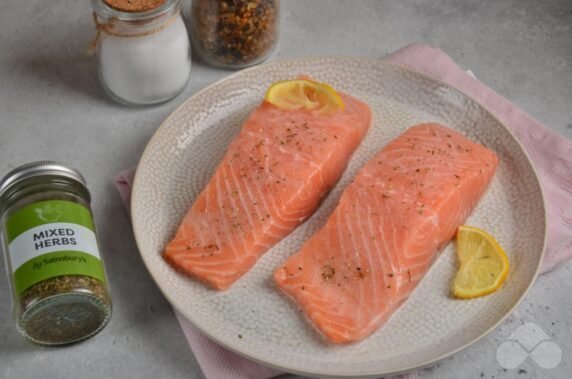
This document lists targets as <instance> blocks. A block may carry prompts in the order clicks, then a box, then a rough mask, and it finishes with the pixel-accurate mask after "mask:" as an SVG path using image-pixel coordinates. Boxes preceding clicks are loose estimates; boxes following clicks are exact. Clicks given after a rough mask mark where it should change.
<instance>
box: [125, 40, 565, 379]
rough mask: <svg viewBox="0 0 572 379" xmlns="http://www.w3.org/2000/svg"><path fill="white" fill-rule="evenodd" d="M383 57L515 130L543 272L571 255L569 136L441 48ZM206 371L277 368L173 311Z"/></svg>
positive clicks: (261, 375)
mask: <svg viewBox="0 0 572 379" xmlns="http://www.w3.org/2000/svg"><path fill="white" fill-rule="evenodd" d="M385 60H386V61H388V62H391V63H394V64H397V65H401V66H404V67H407V68H409V69H412V70H415V71H418V72H421V73H424V74H427V75H430V76H432V77H435V78H437V79H439V80H441V81H443V82H445V83H447V84H449V85H451V86H452V87H455V88H457V89H459V90H461V91H462V92H464V93H465V94H467V95H469V96H470V97H472V98H473V99H475V100H477V101H478V102H479V103H480V104H482V105H483V106H484V107H485V108H487V109H488V110H489V111H490V112H491V113H492V114H493V115H495V116H496V117H497V118H498V119H499V120H500V121H501V122H503V123H504V124H505V125H507V126H508V127H509V128H510V129H511V130H512V132H513V133H514V134H515V135H516V137H517V138H518V140H519V141H520V143H521V144H522V145H523V146H524V148H525V149H526V151H527V152H528V154H529V156H530V158H531V159H532V161H533V164H534V166H535V168H536V170H537V172H538V174H539V176H540V181H541V184H542V188H543V191H544V196H545V201H546V207H547V209H546V211H547V220H548V223H547V225H548V234H547V246H546V252H545V257H544V262H543V264H542V272H543V273H544V272H547V271H550V270H552V269H553V268H555V267H556V266H557V265H558V264H560V263H562V262H563V261H565V260H566V259H569V258H570V257H572V141H570V140H568V139H566V138H564V137H562V136H560V135H558V134H557V133H555V132H553V131H551V130H550V129H547V128H545V127H544V126H542V125H541V124H540V123H539V122H538V121H536V120H534V119H533V118H532V117H530V116H529V115H527V114H526V113H525V112H524V111H523V110H521V109H519V108H518V107H516V106H515V105H514V104H512V103H511V102H509V101H508V100H506V99H504V98H503V97H502V96H500V95H499V94H497V93H496V92H494V91H493V90H491V89H490V88H488V87H487V86H485V85H484V84H483V83H481V82H479V81H478V80H477V79H476V78H475V77H474V76H471V75H470V74H467V73H466V72H465V71H463V69H461V68H460V67H459V66H458V65H457V64H456V63H455V62H454V61H453V60H452V59H451V58H450V57H449V56H448V55H446V54H445V53H444V52H443V51H441V50H439V49H435V48H432V47H429V46H426V45H421V44H413V45H410V46H407V47H405V48H403V49H401V50H399V51H397V52H395V53H393V54H391V55H389V56H388V57H387V58H385ZM134 173H135V169H129V170H126V171H124V172H121V173H119V174H118V175H117V177H116V179H115V184H116V186H117V189H118V190H119V193H120V194H121V197H122V199H123V201H124V202H125V204H126V205H128V204H129V201H130V197H131V184H132V183H133V177H134ZM175 313H176V315H177V318H178V320H179V322H180V324H181V327H182V329H183V332H184V333H185V336H186V337H187V340H188V341H189V345H190V347H191V349H192V351H193V353H194V354H195V357H196V359H197V361H198V362H199V365H200V366H201V369H202V370H203V373H204V375H205V376H206V377H207V378H209V379H211V378H212V379H226V378H228V379H242V378H244V379H265V378H270V377H273V376H276V375H279V374H281V372H280V371H277V370H274V369H271V368H267V367H264V366H261V365H259V364H257V363H254V362H251V361H249V360H247V359H245V358H243V357H241V356H239V355H237V354H235V353H233V352H230V351H228V350H226V349H224V348H223V347H221V346H219V345H217V344H216V343H214V342H212V341H211V340H209V339H208V338H206V337H205V336H203V335H202V334H201V333H199V332H198V331H197V330H196V329H195V328H194V327H193V325H191V323H190V322H189V321H187V320H186V319H185V318H184V317H183V316H181V315H180V314H178V313H177V312H175Z"/></svg>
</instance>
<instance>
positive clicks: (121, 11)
mask: <svg viewBox="0 0 572 379" xmlns="http://www.w3.org/2000/svg"><path fill="white" fill-rule="evenodd" d="M92 5H93V9H94V20H95V24H96V28H97V36H96V38H95V40H94V42H93V44H92V50H94V51H96V52H97V56H98V61H99V77H100V80H101V83H102V84H103V86H104V87H105V89H106V90H107V91H108V92H109V94H110V95H111V96H112V97H113V98H115V99H116V100H118V101H120V102H123V103H128V104H131V105H149V104H157V103H161V102H165V101H167V100H170V99H172V98H173V97H175V96H177V95H178V94H179V93H181V92H182V91H183V89H184V88H185V86H186V85H187V83H188V81H189V77H190V72H191V57H190V43H189V37H188V34H187V30H186V28H185V24H184V23H183V19H182V17H181V13H180V7H181V0H92Z"/></svg>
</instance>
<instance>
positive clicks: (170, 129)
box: [131, 58, 546, 376]
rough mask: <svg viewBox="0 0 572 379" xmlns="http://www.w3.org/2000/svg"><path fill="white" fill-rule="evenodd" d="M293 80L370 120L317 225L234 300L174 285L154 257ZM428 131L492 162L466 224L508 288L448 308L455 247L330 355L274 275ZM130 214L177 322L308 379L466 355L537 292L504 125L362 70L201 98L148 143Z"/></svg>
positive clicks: (310, 67)
mask: <svg viewBox="0 0 572 379" xmlns="http://www.w3.org/2000/svg"><path fill="white" fill-rule="evenodd" d="M300 73H305V74H309V75H311V76H313V77H314V78H315V79H317V80H320V81H323V82H327V83H329V84H331V85H332V86H333V87H334V88H336V89H338V90H340V91H345V92H347V93H349V94H352V95H353V96H355V97H358V98H360V99H361V100H363V101H365V102H366V103H368V104H369V105H370V107H371V108H372V110H373V115H374V117H373V125H372V128H371V130H370V132H369V134H368V135H367V137H366V139H365V140H364V141H363V143H362V144H361V146H360V147H359V149H358V150H357V152H356V153H355V154H354V156H353V157H352V159H351V160H350V162H349V165H348V168H347V170H346V172H345V173H344V175H343V177H342V179H341V180H340V181H339V183H338V184H337V186H336V187H335V188H334V189H333V190H332V192H331V193H330V194H329V195H328V197H327V198H326V200H325V201H324V203H323V204H322V205H321V207H320V208H319V209H318V211H317V212H316V213H315V214H314V216H313V217H312V218H310V219H309V220H308V221H307V222H306V223H305V224H303V225H302V226H301V227H299V228H298V229H296V230H295V231H294V232H293V233H292V234H290V236H289V237H287V238H285V239H284V240H283V241H282V242H280V243H279V244H278V245H276V246H275V247H274V248H273V249H272V250H270V251H269V252H268V253H266V255H264V256H263V257H262V258H261V259H260V260H259V262H258V263H257V264H256V266H255V267H254V269H253V270H251V271H250V272H249V273H248V274H246V275H245V276H243V277H242V278H241V279H240V280H239V281H238V282H236V283H235V285H234V286H233V287H232V288H231V289H229V290H227V291H226V292H216V291H213V290H209V289H207V288H205V287H204V286H203V285H201V284H199V283H198V282H196V281H194V280H191V279H189V278H188V277H186V276H184V275H181V274H179V273H177V272H175V271H174V270H173V269H172V268H171V267H170V266H168V265H167V264H166V263H165V261H164V260H163V259H162V258H161V252H162V250H163V248H164V246H165V244H166V243H167V242H168V241H169V240H170V238H172V236H173V235H174V233H175V231H176V229H177V227H178V225H179V222H180V221H181V219H182V218H183V216H184V214H185V213H186V211H187V209H188V208H189V207H190V205H191V204H192V203H193V200H194V199H195V198H196V197H197V195H198V193H199V192H200V190H201V189H202V188H203V187H204V186H205V185H206V183H207V182H208V180H209V178H210V176H211V174H212V172H213V171H214V169H215V167H216V165H217V164H218V162H219V161H220V159H221V158H222V155H223V153H224V151H225V149H226V147H227V145H228V144H229V142H230V141H231V140H232V138H233V137H234V136H235V135H236V133H237V132H238V131H239V129H240V127H241V124H242V122H243V120H244V119H245V118H246V117H247V115H248V114H249V112H250V111H251V110H252V109H253V108H255V107H256V106H257V105H258V104H259V103H260V101H261V100H262V98H263V96H264V93H265V90H266V88H267V87H268V85H269V84H270V83H272V82H274V81H277V80H284V79H289V78H293V77H295V76H297V75H298V74H300ZM427 121H436V122H440V123H443V124H445V125H448V126H450V127H452V128H454V129H456V130H458V131H460V132H461V133H463V134H465V135H466V136H468V137H469V138H471V139H473V140H475V141H478V142H480V143H482V144H484V145H486V146H488V147H489V148H491V149H493V150H494V151H496V152H497V153H498V155H499V157H500V166H499V169H498V171H497V174H496V176H495V178H494V180H493V183H492V185H491V186H490V188H489V190H488V192H487V193H486V195H485V196H484V198H483V199H482V200H481V202H480V203H479V205H478V207H477V209H476V210H475V211H474V212H473V214H472V216H471V217H470V218H469V220H468V222H467V224H469V225H474V226H477V227H481V228H484V229H486V230H488V231H490V232H491V233H493V234H494V235H495V236H496V237H497V239H498V240H499V242H500V243H501V245H502V246H503V247H504V248H505V250H506V251H507V253H508V255H509V259H510V261H511V267H512V271H511V274H510V275H509V277H508V279H507V282H506V284H505V285H504V286H503V288H502V289H501V290H500V291H498V292H497V293H494V294H492V295H489V296H486V297H484V298H480V299H475V300H470V301H461V300H455V299H453V298H452V297H451V296H450V286H451V281H452V278H453V276H454V274H455V271H456V269H457V266H456V260H455V254H454V244H453V243H451V244H449V245H448V246H447V247H446V248H445V249H444V251H443V252H442V254H441V256H440V257H439V258H438V260H437V261H436V263H435V264H434V265H433V267H432V268H431V270H430V271H429V273H428V274H427V275H426V277H425V278H424V279H423V281H422V282H421V284H420V285H419V287H418V288H417V290H416V291H414V293H413V294H412V296H411V297H410V298H409V300H408V301H407V302H406V303H405V304H404V305H403V306H402V307H401V308H400V309H399V310H398V311H397V312H396V313H395V314H394V315H393V317H392V318H391V319H390V320H389V322H387V324H385V325H384V326H383V327H382V328H381V329H380V330H379V331H377V332H376V333H375V334H373V335H372V336H370V337H369V338H367V339H366V340H364V341H362V342H360V343H356V344H353V345H349V346H333V345H329V344H327V343H325V342H324V341H323V340H322V338H321V337H320V336H319V335H318V334H317V333H316V332H315V331H314V330H313V329H312V327H311V326H310V325H309V323H308V322H307V321H306V320H305V319H304V317H303V316H302V315H301V314H300V313H299V312H298V311H297V310H296V308H295V306H294V305H293V303H291V302H290V301H288V300H287V299H286V298H285V297H284V296H283V295H281V294H280V293H279V292H278V291H277V289H276V288H275V287H274V285H273V282H272V280H271V274H272V271H273V270H274V268H275V267H277V266H278V265H279V264H280V263H281V262H283V261H284V260H285V259H286V258H287V257H288V256H289V255H290V254H292V253H294V252H296V251H297V250H298V248H299V247H300V246H301V244H302V242H303V241H304V240H306V239H307V238H308V237H309V236H310V235H312V233H314V232H315V231H316V230H317V228H318V227H319V226H320V225H322V224H323V222H324V221H325V220H326V218H327V217H328V215H329V214H330V212H331V211H332V209H333V208H334V207H335V205H336V203H337V201H338V199H339V196H340V194H341V192H342V190H343V189H344V187H345V186H346V185H347V184H348V183H349V181H350V180H351V179H352V178H353V177H354V175H355V174H356V172H357V171H358V170H359V168H360V167H361V166H362V165H363V164H364V163H365V162H366V161H367V160H368V159H369V158H371V157H372V156H373V155H374V154H375V153H376V152H377V151H378V150H379V149H380V148H382V147H383V146H384V145H385V144H386V143H387V142H389V141H390V140H391V139H392V138H394V137H395V136H397V135H398V134H400V133H402V132H403V131H404V130H405V129H406V128H407V127H409V126H411V125H413V124H416V123H420V122H427ZM131 205H132V215H133V227H134V231H135V237H136V240H137V245H138V247H139V250H140V253H141V256H142V257H143V260H144V261H145V264H146V266H147V268H148V269H149V271H150V273H151V275H152V276H153V278H154V279H155V281H156V282H157V284H158V285H159V287H160V289H161V290H162V292H163V294H164V295H165V296H166V297H167V298H168V300H169V301H170V302H171V304H172V305H173V306H174V307H175V308H177V309H178V310H179V311H180V312H181V313H182V314H183V315H185V316H186V317H187V318H188V319H189V320H190V321H191V322H192V323H193V324H194V325H196V326H197V327H198V328H199V329H200V330H201V331H202V332H204V333H205V334H206V335H208V336H209V337H211V338H213V339H214V340H216V341H218V342H219V343H221V344H223V345H224V346H226V347H228V348H230V349H232V350H234V351H236V352H238V353H240V354H243V355H245V356H247V357H249V358H251V359H254V360H256V361H259V362H262V363H265V364H267V365H270V366H274V367H278V368H281V369H284V370H287V371H290V372H296V373H301V374H306V375H316V376H318V375H319V376H378V375H382V374H389V373H398V372H403V371H407V370H411V369H414V368H417V367H422V366H425V365H428V364H431V363H433V362H435V361H438V360H439V359H442V358H444V357H446V356H448V355H450V354H452V353H454V352H456V351H458V350H460V349H462V348H464V347H466V346H468V345H469V344H471V343H473V342H475V341H476V340H477V339H479V338H480V337H482V336H483V335H485V334H486V333H488V332H489V331H490V330H492V329H493V328H494V327H495V326H496V325H498V323H499V322H501V321H502V320H503V319H504V318H505V317H506V316H507V315H508V314H509V313H510V312H511V310H512V309H513V308H514V307H515V306H516V305H517V304H518V303H519V301H520V300H521V299H522V298H523V297H524V295H525V293H526V291H527V289H528V288H529V286H530V285H531V284H532V283H533V281H534V278H535V277H536V274H537V272H538V268H539V265H540V262H541V260H542V254H543V247H544V240H545V231H546V228H545V213H544V204H543V199H542V194H541V190H540V186H539V183H538V180H537V177H536V174H535V172H534V169H533V167H532V165H531V163H530V161H529V160H528V158H527V156H526V154H525V153H524V151H523V149H522V147H521V146H520V145H519V143H518V142H517V141H516V140H515V138H514V137H513V136H512V134H511V133H510V132H509V131H508V130H507V129H506V128H505V127H504V126H503V125H502V124H501V123H500V122H499V121H497V120H496V119H495V118H494V117H492V116H491V115H490V114H489V113H488V112H487V111H486V110H484V109H483V108H482V107H481V106H480V105H479V104H477V103H476V102H475V101H473V100H471V99H470V98H468V97H467V96H465V95H463V94H462V93H460V92H459V91H457V90H454V89H452V88H450V87H448V86H446V85H444V84H442V83H440V82H438V81H436V80H434V79H431V78H429V77H426V76H423V75H420V74H417V73H414V72H411V71H408V70H405V69H403V68H400V67H397V66H393V65H390V64H387V63H384V62H383V61H379V60H370V59H360V58H312V59H299V60H289V61H281V62H276V63H271V64H267V65H263V66H258V67H255V68H252V69H248V70H244V71H241V72H238V73H236V74H234V75H231V76H229V77H227V78H226V79H224V80H222V81H219V82H217V83H215V84H213V85H211V86H210V87H208V88H206V89H204V90H202V91H201V92H199V93H197V94H196V95H194V96H193V97H191V98H190V99H189V100H188V101H187V102H185V103H184V104H183V105H182V106H181V107H179V108H178V109H177V110H176V111H175V112H174V113H173V114H172V115H171V116H170V117H169V118H168V119H167V120H166V121H165V122H164V123H163V125H161V127H160V128H159V129H158V130H157V132H156V133H155V135H154V136H153V138H152V139H151V141H150V142H149V144H148V146H147V148H146V149H145V152H144V154H143V157H142V158H141V161H140V163H139V168H138V170H137V175H136V178H135V185H134V190H133V199H132V204H131ZM239 335H241V337H242V338H240V337H239Z"/></svg>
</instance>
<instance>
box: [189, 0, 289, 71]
mask: <svg viewBox="0 0 572 379" xmlns="http://www.w3.org/2000/svg"><path fill="white" fill-rule="evenodd" d="M279 5H280V3H279V0H250V1H242V0H193V5H192V10H191V37H192V41H193V44H194V47H195V49H196V50H197V52H198V53H199V55H200V56H201V57H202V58H203V59H204V60H205V61H207V62H208V63H210V64H213V65H216V66H223V67H235V68H240V67H246V66H250V65H253V64H256V63H259V62H261V61H263V60H264V59H266V58H267V57H268V56H269V55H270V53H271V52H272V50H273V49H274V47H275V45H276V42H277V39H278V27H279Z"/></svg>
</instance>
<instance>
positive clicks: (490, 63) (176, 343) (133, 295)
mask: <svg viewBox="0 0 572 379" xmlns="http://www.w3.org/2000/svg"><path fill="white" fill-rule="evenodd" d="M282 10H283V14H282V33H281V37H280V43H279V46H278V48H277V50H276V52H275V54H274V55H273V57H272V58H271V60H274V59H283V58H288V57H299V56H309V55H323V54H330V55H331V54H338V55H361V56H369V57H382V56H384V55H385V54H387V53H389V52H391V51H393V50H395V49H398V48H400V47H402V46H404V45H406V44H408V43H411V42H424V43H428V44H431V45H434V46H438V47H440V48H441V49H443V50H445V51H446V52H447V53H449V54H450V55H451V56H452V57H453V58H454V59H455V60H456V61H457V62H459V63H460V64H461V65H462V66H463V67H465V68H470V69H472V70H473V72H474V73H475V74H476V75H477V77H479V78H480V79H481V80H482V81H483V82H485V83H487V84H488V85H490V86H491V87H493V88H494V89H496V90H497V91H498V92H500V93H501V94H502V95H504V96H506V97H507V98H509V99H511V100H512V101H514V102H515V103H516V104H518V105H520V106H521V107H522V108H524V109H526V110H527V111H528V112H529V113H530V114H531V115H532V116H534V117H535V118H537V119H538V120H540V121H541V122H542V123H544V124H545V125H546V126H547V127H549V128H552V129H554V130H556V131H558V132H559V133H561V134H563V135H565V136H567V137H568V138H572V114H571V106H572V1H571V0H542V1H539V0H466V1H461V0H457V1H453V0H404V1H360V0H345V1H344V0H337V1H334V0H314V1H311V2H310V1H302V0H288V1H284V2H283V3H282ZM93 36H94V29H93V25H92V21H91V10H90V4H89V2H88V1H86V0H84V1H77V0H52V1H49V2H48V1H41V0H27V1H18V0H5V1H2V4H1V6H0V172H1V173H5V172H7V171H8V170H9V169H11V168H13V167H15V166H17V165H20V164H21V163H24V162H28V161H33V160H40V159H41V160H43V159H56V160H61V161H64V162H69V163H71V164H73V165H74V166H76V167H77V168H79V169H80V170H81V171H82V172H83V173H84V174H85V176H86V177H87V179H88V181H89V185H90V188H91V191H92V192H93V206H94V210H95V216H96V221H97V224H98V226H99V236H100V238H101V241H102V244H103V255H104V257H105V261H106V264H107V269H108V272H109V279H110V281H111V286H112V289H113V299H114V305H115V310H114V311H115V312H114V316H113V319H112V321H111V323H110V325H109V326H108V327H107V328H106V329H105V330H104V331H103V332H102V333H101V334H100V335H98V336H97V337H95V338H93V339H91V340H89V341H86V342H84V343H81V344H78V345H74V346H70V347H65V348H41V347H38V346H35V345H32V344H29V343H28V342H26V341H24V340H23V339H22V338H20V336H19V335H18V334H17V332H16V330H15V328H14V326H13V324H12V319H11V314H10V299H9V297H8V294H7V279H6V276H5V273H4V264H3V263H0V266H2V267H0V378H10V379H12V378H17V379H26V378H76V377H81V378H84V379H88V378H201V377H202V373H201V372H200V369H199V367H198V365H197V363H196V361H195V359H194V358H193V355H192V353H191V351H190V350H189V348H188V346H187V344H186V341H185V340H184V338H183V336H182V333H181V331H180V329H179V326H178V324H177V322H176V320H175V318H174V316H173V313H172V311H171V308H170V306H169V305H168V303H167V302H166V301H165V299H164V298H163V297H162V296H161V294H160V293H159V291H158V290H157V287H156V286H155V284H154V283H153V281H152V280H151V278H150V277H149V275H148V273H147V271H146V269H145V267H144V265H143V263H142V261H141V259H140V258H139V255H138V253H137V250H136V248H135V243H134V240H133V235H132V233H131V227H130V224H129V220H128V217H127V215H126V213H125V211H124V209H123V206H122V205H121V202H120V199H119V196H118V195H117V193H116V192H115V190H114V188H113V185H112V179H113V176H114V174H115V173H116V172H117V171H119V170H121V169H123V168H125V167H129V166H133V165H135V164H136V163H137V160H138V157H139V156H140V154H141V152H142V150H143V148H144V146H145V144H146V143H147V141H148V140H149V138H150V137H151V135H152V134H153V132H154V130H155V129H156V128H157V126H158V125H159V124H160V123H161V122H162V120H163V119H165V117H166V116H167V115H168V114H169V113H171V112H172V111H173V110H174V109H175V108H176V107H177V106H178V105H179V104H181V103H182V102H183V101H184V100H185V99H186V98H187V97H189V96H190V95H191V94H193V93H195V92H196V91H197V90H199V89H200V88H202V87H204V86H206V85H208V84H210V83H212V82H214V81H216V80H218V79H220V78H223V77H225V76H226V75H229V73H230V72H229V71H224V70H218V69H214V68H210V67H206V66H204V65H203V64H202V63H201V62H198V61H194V62H193V72H192V79H191V82H190V84H189V86H188V87H187V88H186V90H185V91H184V93H183V94H182V95H181V96H179V97H178V98H176V99H174V100H173V101H171V102H169V103H167V104H164V105H161V106H158V107H152V108H145V109H132V108H125V107H122V106H120V105H117V104H115V103H113V102H112V101H110V100H109V98H108V97H107V96H106V94H105V93H104V92H103V90H102V88H101V86H100V85H99V83H98V79H97V74H96V63H95V61H94V60H91V59H89V58H87V57H86V56H85V55H84V54H83V52H84V50H85V49H86V47H87V46H88V44H89V42H90V41H91V38H93ZM571 153H572V152H571ZM571 270H572V263H568V264H565V265H563V266H562V267H561V268H560V269H559V270H557V271H555V272H553V273H550V274H548V275H545V276H542V277H540V278H539V279H538V281H537V283H536V285H535V286H534V288H533V289H532V291H531V292H530V293H529V295H528V296H527V298H526V299H525V300H524V302H523V303H522V304H521V305H520V306H519V307H518V310H517V312H516V313H515V314H514V315H513V316H512V317H511V318H509V319H508V320H507V321H506V322H504V323H503V324H502V325H501V326H500V327H499V328H498V329H497V330H495V331H494V332H493V333H491V334H490V335H489V336H487V337H486V338H484V339H482V340H481V341H480V342H478V343H476V344H474V345H473V346H471V347H469V348H468V349H466V350H464V351H462V352H460V353H458V354H456V355H454V356H453V357H451V358H449V359H446V360H444V361H442V362H440V363H439V364H437V365H436V366H434V367H431V368H428V369H425V370H423V371H422V372H421V376H422V377H424V378H459V377H463V378H473V377H477V378H478V377H485V378H516V377H518V378H521V377H538V378H565V377H571V376H572V357H571V353H572V331H571V321H570V314H572V297H571V296H570V293H571V292H572V280H571V279H570V278H571V274H572V273H571ZM524 321H528V322H534V323H536V324H537V325H539V326H540V327H541V328H542V329H543V330H544V331H546V333H547V334H549V335H550V336H551V337H552V338H553V339H554V341H555V342H556V343H557V344H558V345H559V346H560V348H561V349H562V352H563V360H562V362H561V363H560V365H559V366H557V367H556V368H554V369H551V370H546V369H543V368H541V367H539V366H538V365H537V364H535V363H534V362H533V361H531V360H530V359H529V360H527V361H526V362H525V363H524V364H522V365H521V366H520V367H519V368H518V369H515V370H507V371H504V370H503V369H502V368H501V366H500V365H499V364H498V363H497V361H496V359H495V353H496V349H497V347H498V346H499V345H500V344H501V343H502V342H503V341H504V340H505V339H506V338H507V337H508V336H509V335H510V334H511V333H512V331H513V330H515V328H516V327H517V326H518V325H520V324H521V323H522V322H524Z"/></svg>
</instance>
